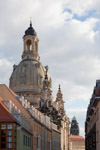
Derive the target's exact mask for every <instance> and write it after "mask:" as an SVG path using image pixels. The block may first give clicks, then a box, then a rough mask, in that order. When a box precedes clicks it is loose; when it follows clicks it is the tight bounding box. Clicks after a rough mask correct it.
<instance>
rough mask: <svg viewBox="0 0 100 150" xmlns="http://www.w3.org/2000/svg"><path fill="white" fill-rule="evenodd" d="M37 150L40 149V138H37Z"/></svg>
mask: <svg viewBox="0 0 100 150" xmlns="http://www.w3.org/2000/svg"><path fill="white" fill-rule="evenodd" d="M37 149H40V136H38V137H37Z"/></svg>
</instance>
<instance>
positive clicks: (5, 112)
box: [0, 101, 17, 123]
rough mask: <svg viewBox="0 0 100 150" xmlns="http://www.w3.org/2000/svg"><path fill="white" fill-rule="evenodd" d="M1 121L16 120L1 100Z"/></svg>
mask: <svg viewBox="0 0 100 150" xmlns="http://www.w3.org/2000/svg"><path fill="white" fill-rule="evenodd" d="M0 122H16V120H15V119H14V117H13V116H12V115H11V113H10V112H9V110H8V109H7V108H6V106H5V105H4V104H3V103H2V101H0ZM16 123H17V122H16Z"/></svg>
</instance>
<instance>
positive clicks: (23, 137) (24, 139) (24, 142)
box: [23, 135, 25, 145]
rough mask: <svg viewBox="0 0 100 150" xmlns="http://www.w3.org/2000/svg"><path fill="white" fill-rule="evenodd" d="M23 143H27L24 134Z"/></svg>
mask: <svg viewBox="0 0 100 150" xmlns="http://www.w3.org/2000/svg"><path fill="white" fill-rule="evenodd" d="M23 144H24V145H25V135H23Z"/></svg>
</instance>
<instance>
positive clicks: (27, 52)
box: [22, 20, 40, 60]
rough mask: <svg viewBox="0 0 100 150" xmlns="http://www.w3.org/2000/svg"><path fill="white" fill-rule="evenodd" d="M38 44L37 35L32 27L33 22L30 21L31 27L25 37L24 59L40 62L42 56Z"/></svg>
mask: <svg viewBox="0 0 100 150" xmlns="http://www.w3.org/2000/svg"><path fill="white" fill-rule="evenodd" d="M38 42H39V39H38V37H37V33H36V31H35V30H34V28H33V27H32V20H30V26H29V27H28V29H27V30H26V31H25V35H24V36H23V43H24V50H23V54H22V59H35V60H40V56H39V54H38Z"/></svg>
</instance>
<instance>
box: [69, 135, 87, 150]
mask: <svg viewBox="0 0 100 150" xmlns="http://www.w3.org/2000/svg"><path fill="white" fill-rule="evenodd" d="M69 141H70V150H85V139H84V138H83V137H82V136H79V135H78V136H77V135H70V136H69Z"/></svg>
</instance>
